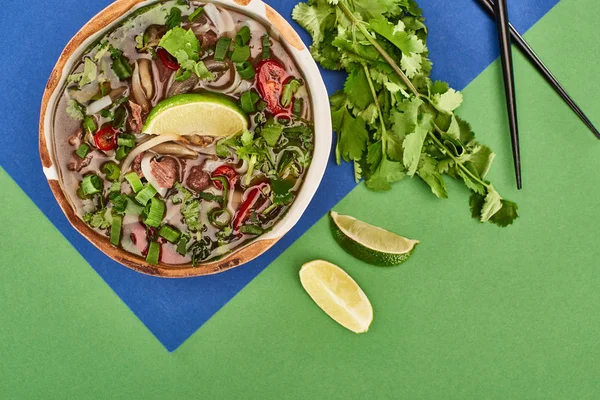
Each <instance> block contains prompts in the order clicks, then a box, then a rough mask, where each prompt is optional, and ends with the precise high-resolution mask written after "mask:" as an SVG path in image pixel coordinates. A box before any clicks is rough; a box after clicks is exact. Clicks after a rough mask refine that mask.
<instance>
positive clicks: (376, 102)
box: [362, 63, 387, 152]
mask: <svg viewBox="0 0 600 400" xmlns="http://www.w3.org/2000/svg"><path fill="white" fill-rule="evenodd" d="M362 66H363V68H364V70H365V76H366V77H367V82H369V88H371V95H372V96H373V101H374V102H375V106H376V107H377V114H379V121H380V122H381V148H382V149H384V152H385V150H386V143H385V142H386V138H387V130H386V129H385V121H384V120H383V114H382V113H381V106H380V105H379V100H377V92H376V91H375V86H374V85H373V80H372V79H371V73H370V72H369V68H368V67H367V65H366V64H365V63H362Z"/></svg>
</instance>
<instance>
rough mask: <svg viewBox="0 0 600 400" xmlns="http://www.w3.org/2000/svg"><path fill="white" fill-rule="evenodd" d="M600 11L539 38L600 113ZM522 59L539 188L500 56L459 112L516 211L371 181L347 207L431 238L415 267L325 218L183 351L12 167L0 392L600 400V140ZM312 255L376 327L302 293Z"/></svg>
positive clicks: (559, 19)
mask: <svg viewBox="0 0 600 400" xmlns="http://www.w3.org/2000/svg"><path fill="white" fill-rule="evenodd" d="M594 10H596V11H597V10H598V6H597V5H596V2H595V1H593V0H577V1H575V0H564V1H561V2H560V3H559V4H558V5H557V6H556V7H555V8H554V9H552V10H551V11H550V13H549V14H548V15H546V16H545V17H544V18H543V19H542V20H541V21H540V22H539V23H538V24H536V25H535V26H534V27H533V28H532V29H531V30H530V31H529V32H528V33H527V35H526V37H527V39H528V40H529V41H530V43H531V44H532V46H533V47H534V48H535V49H536V51H538V53H539V54H540V55H541V56H542V57H543V58H544V60H545V61H546V62H547V64H548V66H549V67H550V69H551V70H552V71H554V72H555V74H556V75H557V76H558V77H559V79H560V80H561V82H563V84H564V85H565V86H566V87H567V88H569V91H570V93H571V94H572V95H573V97H574V98H575V99H577V101H578V103H580V105H581V106H582V108H584V109H585V110H587V111H588V113H589V114H591V115H592V116H593V115H594V114H596V115H597V112H595V111H596V110H598V107H599V106H600V99H598V98H597V96H596V93H598V92H599V91H600V83H598V79H597V75H598V68H596V65H595V64H594V62H593V60H594V58H595V57H596V54H597V53H598V50H600V49H599V46H600V44H599V43H600V42H599V41H598V40H597V38H596V37H595V36H594V35H593V34H592V32H597V31H598V29H597V27H596V26H597V15H598V13H597V12H594ZM574 38H577V39H574ZM515 55H516V59H515V63H516V65H515V68H516V71H515V72H516V85H517V89H518V99H517V102H518V106H519V121H520V130H521V145H522V157H523V176H524V190H523V191H521V192H517V191H516V189H515V188H514V186H515V185H514V176H513V170H512V160H511V153H510V145H509V141H508V134H507V131H508V128H507V126H506V122H505V118H506V117H505V109H504V106H503V104H504V100H503V94H502V85H501V84H500V82H501V72H500V68H499V65H498V63H497V62H496V63H494V64H493V65H492V66H490V67H489V68H488V69H487V70H485V71H484V72H483V73H482V74H481V75H480V76H479V77H478V78H477V79H476V80H475V81H473V83H472V84H470V85H469V86H468V87H467V89H466V90H465V91H464V94H465V103H464V105H463V106H462V108H461V111H460V114H461V115H462V116H463V117H465V118H466V119H467V120H468V121H470V122H471V124H472V126H473V128H474V130H475V132H476V133H477V135H478V137H479V139H480V140H481V141H482V142H484V143H486V144H488V145H490V146H491V147H492V148H493V149H495V150H496V152H497V153H498V156H497V158H496V162H495V166H494V167H493V168H492V172H491V173H490V176H489V177H490V179H491V180H492V181H493V182H494V185H495V186H496V188H497V189H498V190H499V191H500V192H501V194H502V195H503V196H505V197H506V198H508V199H511V200H513V201H516V202H518V204H519V207H520V208H519V211H520V214H521V218H520V219H519V220H517V222H516V223H515V225H513V226H512V227H509V228H506V229H500V228H497V227H495V226H491V225H483V224H479V223H477V222H475V221H474V220H472V219H471V218H470V215H469V210H468V205H467V204H468V193H467V191H466V189H464V188H463V187H462V186H461V185H459V184H457V183H456V182H450V184H449V190H450V199H449V200H438V199H436V198H435V197H434V196H433V195H432V194H431V193H429V189H428V188H427V187H426V186H425V185H424V184H423V183H422V182H420V181H419V180H417V179H413V180H411V181H406V182H403V183H401V184H398V185H396V186H395V187H394V189H393V190H392V192H391V193H386V194H379V193H372V192H368V191H367V190H366V189H365V187H364V186H363V185H360V186H358V187H357V189H355V190H354V191H353V192H352V193H351V194H350V195H349V196H347V197H346V198H345V199H344V200H343V201H342V202H341V203H340V204H339V205H338V206H337V207H336V208H335V209H336V211H338V212H340V213H348V214H351V215H353V216H355V217H357V218H359V219H363V220H366V221H368V222H371V223H373V224H376V225H379V226H382V227H384V228H388V229H390V230H394V231H396V232H398V233H400V234H403V235H405V236H408V237H411V238H416V239H420V240H421V242H422V243H421V245H419V247H418V248H417V250H416V252H415V254H414V255H413V257H412V258H411V259H410V261H409V262H408V263H406V264H405V265H403V266H401V267H397V268H377V267H371V266H368V265H366V264H363V263H361V262H359V261H357V260H355V259H353V258H351V257H350V256H348V255H346V254H345V253H343V252H342V251H341V250H340V249H339V248H338V247H337V245H336V244H335V242H334V241H333V238H332V236H331V235H330V233H329V226H328V221H327V219H326V218H323V219H322V220H321V221H319V222H318V223H317V224H316V225H315V226H314V227H313V228H312V229H310V230H309V231H308V232H307V233H306V234H305V235H304V236H302V237H301V238H300V239H299V240H298V241H297V242H296V243H295V244H294V245H293V246H291V247H290V248H289V249H288V250H287V251H286V252H284V253H283V254H282V255H281V256H280V257H279V258H278V259H277V260H276V261H275V262H274V263H273V264H272V265H270V266H269V267H268V268H267V269H266V270H265V271H264V272H263V273H262V274H260V275H259V276H258V277H257V278H256V279H255V280H254V281H252V282H251V283H250V284H249V285H248V286H247V287H246V288H245V289H244V290H243V291H242V292H240V293H239V294H238V295H237V296H236V297H235V298H234V299H233V300H232V301H231V302H230V303H228V304H227V305H226V306H225V307H224V308H223V309H222V310H221V311H220V312H219V313H217V314H216V315H215V316H214V317H213V318H212V319H211V320H210V321H209V322H208V323H206V324H205V325H204V326H203V327H202V328H201V329H200V330H199V331H198V332H196V334H194V335H193V336H192V337H191V338H190V339H189V340H188V341H187V342H185V343H184V344H183V345H182V346H181V347H179V348H178V349H177V350H176V351H175V352H174V353H169V352H168V351H167V350H166V349H165V348H164V347H163V346H162V345H161V344H160V343H159V342H158V341H157V340H156V339H155V338H154V336H152V334H151V333H150V332H149V331H148V330H147V329H146V328H145V327H144V326H143V325H142V324H141V322H140V321H139V320H138V319H137V318H136V317H135V316H134V315H133V313H132V312H131V311H130V310H129V309H128V308H127V307H126V306H125V305H124V304H123V303H122V302H121V301H120V300H119V298H118V297H117V296H116V295H115V294H114V293H113V292H112V290H111V289H110V288H109V287H108V286H107V285H106V284H105V283H104V281H103V280H102V279H101V278H100V277H99V276H98V275H96V273H95V272H94V270H93V269H92V268H90V267H89V266H88V265H87V264H86V262H85V261H84V259H83V258H82V257H81V256H80V255H79V254H78V253H77V252H76V250H75V249H74V248H73V247H72V246H71V245H70V244H69V243H68V242H67V241H66V240H65V239H64V238H63V237H62V235H61V234H60V233H59V232H58V231H57V230H56V229H55V228H54V227H53V226H52V225H51V223H50V222H49V221H47V220H46V219H45V218H44V217H43V215H42V214H41V213H40V212H39V210H37V208H36V207H35V206H34V204H33V203H32V202H31V201H30V200H29V199H28V198H27V197H26V196H25V194H24V193H23V192H21V191H20V189H19V188H18V187H17V186H16V185H15V184H14V183H13V182H12V180H11V179H10V178H9V177H8V176H7V174H6V173H5V172H4V171H0V187H2V190H1V191H0V204H2V205H3V207H0V220H1V221H3V228H2V229H0V254H2V258H1V262H0V300H1V301H0V307H1V308H2V311H0V358H1V360H0V361H1V362H0V398H2V399H29V398H31V399H34V398H36V399H37V398H56V399H66V398H78V399H84V398H86V399H87V398H111V399H120V398H124V399H125V398H134V397H135V398H145V399H153V398H157V399H158V398H183V397H194V398H269V399H271V398H273V399H292V398H298V399H304V398H319V399H321V398H330V399H333V398H378V399H383V398H390V399H400V398H402V399H433V398H442V399H494V398H497V399H507V398H511V399H517V398H519V399H520V398H522V399H551V398H555V399H583V398H598V397H599V396H600V379H599V378H600V368H599V364H598V361H597V360H598V358H599V356H600V345H599V342H600V340H599V333H600V317H599V313H598V308H599V306H600V291H599V290H598V284H599V283H600V272H599V270H598V264H599V263H598V259H599V258H600V249H599V247H598V235H597V233H598V222H600V221H599V218H598V215H599V214H598V212H597V210H596V206H597V205H598V198H599V196H600V189H599V180H598V174H599V172H598V171H599V170H600V144H599V143H598V142H597V140H596V139H594V137H593V136H592V135H591V134H590V133H589V132H588V131H587V130H586V128H585V126H584V125H583V124H582V123H581V122H580V121H579V120H578V119H577V117H576V116H575V115H574V114H572V113H571V112H570V110H569V109H568V108H567V107H566V106H565V105H564V104H563V103H562V101H561V100H560V99H559V98H558V96H557V95H556V94H555V93H554V92H553V91H552V89H551V88H550V87H549V86H548V85H547V84H546V83H545V82H544V81H543V79H542V78H541V77H540V76H539V75H538V74H537V73H536V72H535V71H534V70H533V68H532V67H531V66H529V65H528V64H527V62H526V61H525V60H524V59H523V58H522V57H521V56H520V55H518V54H517V53H515ZM593 119H594V120H595V121H594V122H596V123H597V124H600V119H599V118H593ZM317 201H318V200H317ZM315 258H323V259H326V260H329V261H331V262H333V263H336V264H338V265H340V266H342V267H343V268H344V269H346V270H347V271H348V273H350V275H351V276H353V277H354V278H355V280H356V281H357V282H358V283H359V284H360V285H361V286H362V288H363V289H364V291H365V292H366V293H367V295H368V296H369V298H370V300H371V303H372V304H373V307H374V315H375V317H374V322H373V325H372V326H371V329H370V331H369V332H368V333H366V334H364V335H355V334H353V333H351V332H349V331H346V330H345V329H344V328H342V327H340V326H338V325H336V323H335V322H333V321H332V320H330V319H329V318H328V317H327V316H326V315H325V314H324V313H322V312H321V311H320V310H319V309H318V308H317V306H316V305H314V304H313V303H312V302H311V300H310V298H309V297H308V295H306V294H305V293H304V292H303V290H302V288H301V286H300V283H299V280H298V279H297V273H298V270H299V268H300V266H301V265H302V263H304V262H306V261H309V260H312V259H315ZM24 259H26V262H24V261H23V260H24Z"/></svg>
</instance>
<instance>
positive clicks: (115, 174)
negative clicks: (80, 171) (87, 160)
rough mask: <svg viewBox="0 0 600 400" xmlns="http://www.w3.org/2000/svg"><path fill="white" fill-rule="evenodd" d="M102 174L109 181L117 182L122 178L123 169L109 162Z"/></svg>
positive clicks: (103, 167) (103, 168)
mask: <svg viewBox="0 0 600 400" xmlns="http://www.w3.org/2000/svg"><path fill="white" fill-rule="evenodd" d="M102 172H104V175H106V179H108V180H109V181H116V180H117V179H119V176H121V168H119V166H118V165H117V164H115V163H114V162H112V161H109V162H107V163H106V164H104V165H103V166H102Z"/></svg>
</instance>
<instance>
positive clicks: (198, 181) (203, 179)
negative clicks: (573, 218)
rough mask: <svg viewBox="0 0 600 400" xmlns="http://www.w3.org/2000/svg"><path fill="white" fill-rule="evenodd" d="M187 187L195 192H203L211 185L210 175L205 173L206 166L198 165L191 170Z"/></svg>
mask: <svg viewBox="0 0 600 400" xmlns="http://www.w3.org/2000/svg"><path fill="white" fill-rule="evenodd" d="M185 183H186V185H187V187H189V188H190V189H192V190H193V191H195V192H201V191H203V190H204V189H206V188H207V187H208V186H209V185H210V175H209V174H208V172H206V171H204V165H196V166H193V167H192V168H191V169H190V172H189V173H188V177H187V180H186V182H185Z"/></svg>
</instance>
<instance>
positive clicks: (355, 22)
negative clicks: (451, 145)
mask: <svg viewBox="0 0 600 400" xmlns="http://www.w3.org/2000/svg"><path fill="white" fill-rule="evenodd" d="M337 7H338V8H339V9H340V10H341V11H342V12H343V13H344V14H345V15H346V17H348V19H349V20H350V21H351V22H352V24H353V25H354V26H356V27H358V29H359V30H360V31H361V33H362V34H363V35H364V36H365V38H366V39H367V40H368V41H369V42H370V43H371V44H372V45H373V47H375V49H376V50H377V51H378V52H379V54H381V56H382V57H383V58H384V60H385V61H386V62H387V63H388V64H389V65H390V67H392V69H393V70H394V71H395V72H396V74H397V75H398V76H399V77H400V79H402V81H403V82H404V83H405V84H406V86H407V87H408V88H409V89H410V91H411V92H413V94H414V95H415V96H416V97H420V98H423V99H425V100H427V101H428V102H429V103H431V99H430V98H429V97H428V96H425V95H422V94H421V93H419V91H418V90H417V88H416V87H415V86H414V85H413V83H412V82H411V81H410V79H408V77H407V76H406V75H405V74H404V72H402V69H400V67H399V66H398V64H396V62H395V61H394V59H393V58H392V57H391V56H390V55H389V54H388V53H387V51H385V49H383V47H381V46H380V45H379V43H377V40H376V39H375V38H374V37H373V36H372V35H371V34H370V33H369V31H368V30H367V28H365V26H364V23H363V21H361V20H359V19H358V18H356V17H355V16H354V14H353V13H352V11H350V9H349V8H348V7H347V6H346V4H344V2H343V1H340V2H339V3H338V4H337ZM363 67H364V68H365V72H366V73H367V79H368V81H369V86H370V87H371V91H372V93H373V97H374V98H375V105H377V108H378V109H379V104H378V101H377V98H376V95H375V90H374V88H373V83H372V82H371V79H370V74H369V73H368V69H367V67H366V65H364V64H363ZM379 116H380V118H381V121H382V125H383V117H382V115H381V110H380V109H379ZM433 126H434V128H435V129H436V131H438V133H439V134H440V135H443V134H444V133H446V132H444V131H443V130H441V129H440V128H439V127H438V126H437V125H436V124H435V123H433ZM383 133H384V134H385V126H383ZM427 134H428V135H429V136H430V137H431V139H432V140H433V142H434V143H435V145H436V146H438V147H439V148H440V150H442V151H443V152H444V153H445V154H447V155H448V156H449V157H450V158H451V159H452V160H453V161H454V163H455V164H456V165H457V166H458V167H459V168H460V169H462V170H463V171H464V172H465V173H466V174H467V175H469V176H470V177H471V179H473V180H474V181H475V182H478V183H480V184H481V185H483V186H484V187H485V188H486V189H489V186H490V185H489V184H488V183H486V182H484V181H483V180H481V179H479V178H478V177H477V176H475V175H474V174H473V173H472V172H471V171H470V170H469V169H468V168H467V167H465V166H464V164H463V163H461V162H460V161H459V160H458V158H456V157H455V156H454V154H452V152H451V151H450V149H448V148H447V147H446V146H444V144H443V143H442V142H440V140H439V139H438V138H437V137H436V136H435V134H434V133H433V132H427ZM383 137H384V135H382V145H383V149H385V141H384V140H383Z"/></svg>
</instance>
